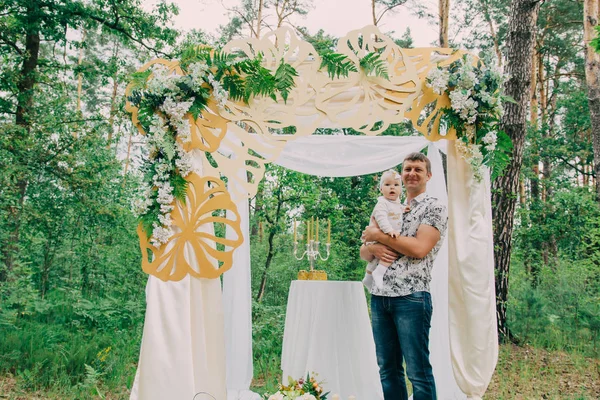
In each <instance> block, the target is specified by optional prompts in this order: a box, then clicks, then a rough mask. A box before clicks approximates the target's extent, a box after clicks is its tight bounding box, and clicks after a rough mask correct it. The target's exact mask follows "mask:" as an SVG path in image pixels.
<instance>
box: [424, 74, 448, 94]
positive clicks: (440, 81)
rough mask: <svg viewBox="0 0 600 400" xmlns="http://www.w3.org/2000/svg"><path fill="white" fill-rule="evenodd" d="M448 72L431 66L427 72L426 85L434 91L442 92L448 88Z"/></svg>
mask: <svg viewBox="0 0 600 400" xmlns="http://www.w3.org/2000/svg"><path fill="white" fill-rule="evenodd" d="M449 79H450V73H449V72H448V70H445V69H441V68H433V69H432V70H431V71H429V74H427V81H426V82H427V83H426V85H427V86H429V87H430V88H432V89H433V91H434V93H437V94H442V93H444V91H445V90H446V89H447V88H448V80H449Z"/></svg>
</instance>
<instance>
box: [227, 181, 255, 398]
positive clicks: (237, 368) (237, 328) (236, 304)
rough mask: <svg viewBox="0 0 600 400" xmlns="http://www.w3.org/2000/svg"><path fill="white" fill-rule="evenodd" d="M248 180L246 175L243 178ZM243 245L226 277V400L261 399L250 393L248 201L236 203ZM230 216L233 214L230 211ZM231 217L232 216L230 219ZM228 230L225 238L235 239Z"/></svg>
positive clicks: (250, 316) (250, 302)
mask: <svg viewBox="0 0 600 400" xmlns="http://www.w3.org/2000/svg"><path fill="white" fill-rule="evenodd" d="M242 178H243V179H245V173H244V176H243V177H242ZM236 205H237V208H238V213H239V214H240V219H241V229H242V233H243V235H244V242H243V243H242V244H241V245H240V247H238V248H237V249H236V250H235V252H234V254H233V266H232V267H231V269H230V270H229V271H227V272H225V273H224V274H223V311H224V314H225V316H226V317H225V349H226V355H227V399H228V400H254V399H256V400H260V396H259V395H258V394H256V393H253V392H251V391H250V390H248V389H249V388H250V383H251V382H252V376H253V366H252V290H251V285H250V278H251V277H250V234H249V232H250V223H249V209H248V200H246V199H243V200H238V201H236ZM229 213H231V212H229ZM228 217H229V218H232V216H231V214H230V215H229V216H228ZM235 235H236V234H235V232H233V230H232V229H231V228H229V227H228V228H227V232H226V236H227V237H228V238H233V237H235Z"/></svg>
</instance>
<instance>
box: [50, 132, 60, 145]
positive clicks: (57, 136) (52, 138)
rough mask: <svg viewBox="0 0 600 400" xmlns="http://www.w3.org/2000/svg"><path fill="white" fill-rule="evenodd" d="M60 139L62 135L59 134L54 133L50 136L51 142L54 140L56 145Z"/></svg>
mask: <svg viewBox="0 0 600 400" xmlns="http://www.w3.org/2000/svg"><path fill="white" fill-rule="evenodd" d="M59 139H60V135H59V134H58V133H53V134H52V135H50V140H52V141H53V142H54V143H58V140H59Z"/></svg>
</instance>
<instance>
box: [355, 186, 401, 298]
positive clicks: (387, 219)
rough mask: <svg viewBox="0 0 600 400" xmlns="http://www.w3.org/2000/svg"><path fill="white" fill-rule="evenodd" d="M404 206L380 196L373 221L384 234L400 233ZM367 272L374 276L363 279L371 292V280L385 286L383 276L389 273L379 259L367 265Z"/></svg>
mask: <svg viewBox="0 0 600 400" xmlns="http://www.w3.org/2000/svg"><path fill="white" fill-rule="evenodd" d="M404 208H405V207H404V205H403V204H402V202H400V199H396V200H395V201H394V200H388V199H386V198H385V197H383V196H379V198H378V199H377V204H376V205H375V208H373V212H372V213H371V217H372V219H375V221H376V222H377V225H379V229H381V230H382V231H383V232H384V233H386V234H389V233H390V232H392V231H396V232H398V233H400V230H401V229H402V214H403V213H404ZM372 219H371V222H370V224H369V225H370V226H374V224H373V221H372ZM367 270H369V271H371V272H372V274H366V276H365V279H363V283H364V284H365V286H366V287H367V288H368V289H369V290H370V289H371V285H372V284H373V282H371V279H369V278H370V277H371V276H372V280H373V281H374V283H375V285H377V286H378V287H381V286H382V285H383V276H384V275H385V272H386V271H387V267H386V266H384V265H379V259H377V258H374V259H373V260H371V261H370V262H369V264H368V265H367Z"/></svg>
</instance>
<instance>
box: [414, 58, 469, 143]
mask: <svg viewBox="0 0 600 400" xmlns="http://www.w3.org/2000/svg"><path fill="white" fill-rule="evenodd" d="M405 54H406V55H407V56H408V57H410V59H411V61H412V62H413V63H414V64H415V68H416V70H417V73H418V76H419V81H421V82H423V85H422V88H421V93H420V94H419V95H418V96H417V98H416V99H415V100H414V102H413V104H412V107H411V108H410V110H408V112H407V113H406V117H407V118H409V119H410V121H411V122H412V124H413V126H414V127H415V129H416V130H418V131H419V132H421V133H422V134H423V136H425V138H427V139H428V140H430V141H432V142H435V141H438V140H440V139H447V140H455V139H456V131H455V130H454V129H449V130H448V132H447V133H446V135H444V136H442V135H440V119H441V117H442V115H443V112H442V109H444V108H448V107H450V98H449V97H448V95H447V94H442V95H438V94H437V93H434V91H433V90H432V89H431V88H430V87H428V86H427V85H425V84H424V83H425V79H426V78H427V74H428V73H429V71H430V70H431V69H432V68H435V67H437V66H438V65H439V66H440V67H447V66H449V65H450V64H452V63H453V62H454V61H456V60H459V59H460V58H461V57H462V56H464V55H465V54H467V53H466V52H464V51H461V50H452V49H444V48H440V47H430V48H416V49H405Z"/></svg>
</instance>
